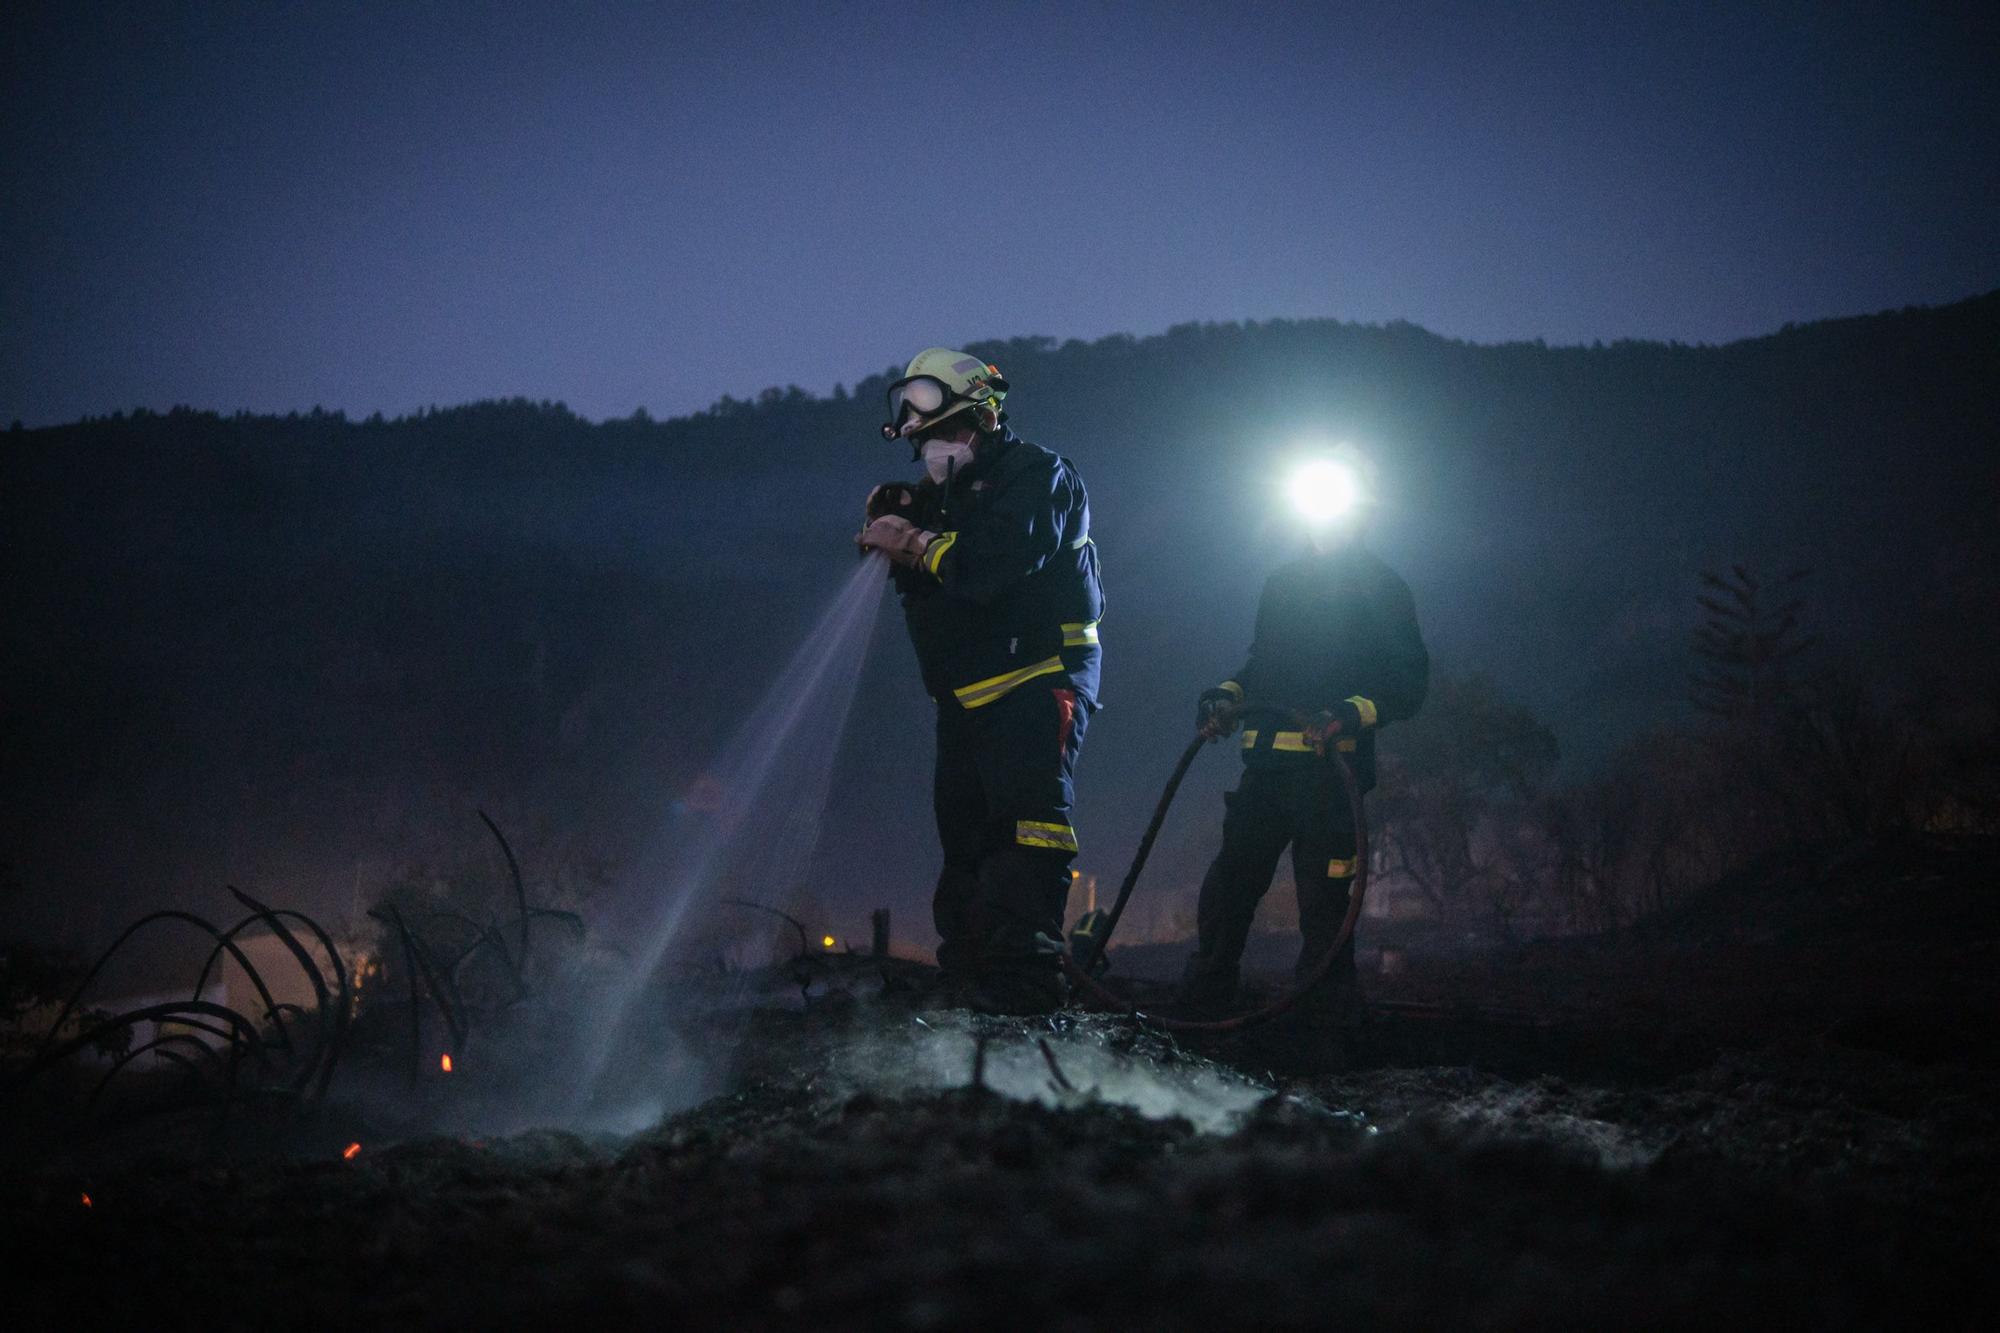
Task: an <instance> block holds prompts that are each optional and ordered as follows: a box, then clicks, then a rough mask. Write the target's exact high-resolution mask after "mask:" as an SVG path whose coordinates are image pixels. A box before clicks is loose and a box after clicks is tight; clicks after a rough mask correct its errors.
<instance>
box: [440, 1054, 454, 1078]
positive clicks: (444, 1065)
mask: <svg viewBox="0 0 2000 1333" xmlns="http://www.w3.org/2000/svg"><path fill="white" fill-rule="evenodd" d="M438 1068H439V1069H442V1070H443V1071H444V1072H445V1073H447V1074H449V1073H450V1072H451V1052H450V1051H446V1052H445V1053H444V1054H443V1055H441V1056H439V1057H438Z"/></svg>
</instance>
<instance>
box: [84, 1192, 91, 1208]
mask: <svg viewBox="0 0 2000 1333" xmlns="http://www.w3.org/2000/svg"><path fill="white" fill-rule="evenodd" d="M83 1206H84V1207H86V1208H89V1207H92V1206H93V1205H92V1204H91V1202H90V1195H88V1194H85V1195H84V1196H83Z"/></svg>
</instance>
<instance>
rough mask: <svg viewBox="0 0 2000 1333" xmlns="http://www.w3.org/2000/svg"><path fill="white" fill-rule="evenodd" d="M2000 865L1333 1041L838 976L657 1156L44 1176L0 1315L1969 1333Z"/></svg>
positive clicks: (626, 1147)
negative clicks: (972, 1010) (973, 1012)
mask: <svg viewBox="0 0 2000 1333" xmlns="http://www.w3.org/2000/svg"><path fill="white" fill-rule="evenodd" d="M1996 866H2000V856H1996V850H1995V848H1994V846H1993V845H1992V844H1990V843H1977V844H1973V843H1954V844H1944V843H1932V842H1926V843H1921V844H1918V843H1904V844H1900V845H1896V846H1870V847H1865V848H1858V849H1849V850H1848V851H1847V852H1845V853H1843V854H1841V855H1840V856H1838V857H1831V858H1828V857H1821V858H1818V859H1816V860H1810V861H1801V862H1798V863H1794V864H1791V865H1787V866H1783V867H1776V868H1766V869H1765V870H1763V871H1761V872H1759V874H1758V875H1755V876H1747V877H1744V878H1743V879H1742V880H1740V881H1738V882H1733V883H1731V884H1726V885H1721V886H1718V887H1717V889H1716V890H1715V891H1714V892H1713V893H1712V894H1710V895H1708V896H1706V897H1705V898H1704V899H1702V900H1699V901H1698V902H1697V903H1695V904H1691V905H1690V909H1689V910H1688V911H1687V912H1684V913H1680V914H1677V915H1676V916H1675V918H1673V919H1672V920H1669V921H1666V922H1663V923H1658V924H1656V926H1655V927H1654V928H1653V929H1652V930H1650V931H1649V932H1648V933H1646V934H1645V935H1643V936H1619V937H1607V938H1599V939H1592V940H1571V941H1562V942H1557V941H1546V942H1541V943H1538V944H1535V945H1532V946H1525V947H1522V948H1519V949H1512V950H1505V951H1494V952H1488V953H1484V954H1481V955H1478V956H1472V957H1467V956H1445V955H1431V956H1423V955H1414V954H1413V955H1412V956H1411V957H1410V958H1409V960H1408V963H1407V965H1406V966H1405V967H1404V968H1403V969H1401V970H1400V971H1398V972H1396V973H1395V974H1394V975H1391V976H1384V977H1377V978H1373V979H1371V980H1370V983H1369V988H1370V996H1371V1000H1373V1001H1374V1002H1375V1009H1374V1011H1373V1012H1372V1013H1371V1015H1370V1018H1369V1020H1368V1022H1367V1023H1366V1024H1365V1026H1364V1027H1363V1028H1362V1029H1361V1031H1360V1033H1359V1035H1358V1037H1357V1038H1356V1039H1355V1040H1354V1042H1353V1043H1352V1046H1351V1049H1347V1050H1342V1049H1341V1046H1340V1043H1339V1042H1337V1041H1335V1040H1333V1039H1331V1038H1329V1037H1328V1036H1327V1035H1326V1034H1324V1033H1322V1032H1315V1031H1310V1030H1302V1029H1297V1028H1291V1029H1285V1028H1266V1029H1260V1030H1258V1031H1256V1032H1254V1033H1250V1034H1245V1035H1242V1036H1239V1037H1233V1038H1229V1039H1214V1038H1211V1039H1207V1040H1205V1041H1201V1040H1192V1039H1183V1040H1180V1041H1174V1040H1171V1039H1168V1038H1166V1037H1165V1036H1163V1035H1161V1034H1158V1033H1149V1032H1145V1031H1140V1030H1135V1029H1134V1027H1133V1026H1132V1025H1131V1024H1130V1023H1128V1022H1126V1021H1124V1020H1120V1019H1116V1018H1113V1017H1109V1016H1104V1015H1082V1014H1072V1015H1065V1016H1060V1017H1058V1018H1055V1019H1053V1020H1047V1021H1024V1020H997V1019H975V1018H973V1017H971V1016H969V1015H966V1014H964V1013H962V1012H957V1011H944V1012H932V1011H926V1010H923V1009H921V1008H919V1007H917V1006H916V1005H914V1004H913V1003H911V1002H910V1001H908V1000H907V999H905V998H904V997H903V996H901V995H900V994H897V993H890V994H883V993H881V991H882V986H881V983H880V981H879V979H877V978H875V977H873V976H872V975H868V974H866V973H864V971H863V970H862V969H860V968H858V967H857V968H856V970H855V972H854V974H853V975H850V976H848V977H845V978H842V977H837V976H836V977H830V978H829V979H828V980H827V981H826V982H824V983H823V984H822V985H821V986H820V987H819V988H817V989H816V991H815V995H816V998H815V1000H814V1002H813V1003H812V1004H811V1005H810V1006H809V1007H807V1008H805V1009H803V1010H802V1009H801V1008H800V1006H799V1003H798V1001H797V998H796V994H794V996H793V997H792V998H791V1000H790V1001H789V1003H786V1002H783V1001H782V1000H781V999H779V998H778V997H776V996H775V995H774V996H773V997H772V998H771V999H770V1000H769V1001H768V1002H765V1003H760V1004H756V1005H752V1006H750V1007H748V1008H747V1009H744V1010H741V1011H738V1012H736V1013H734V1014H732V1015H730V1017H729V1020H728V1022H729V1040H730V1042H731V1043H732V1045H733V1049H734V1050H735V1052H736V1054H735V1056H734V1057H733V1060H732V1063H731V1067H730V1070H729V1073H728V1075H727V1079H726V1083H725V1086H724V1090H722V1091H720V1092H719V1093H718V1094H717V1095H715V1096H713V1097H711V1098H709V1099H708V1100H706V1101H703V1102H702V1103H700V1104H699V1105H696V1106H694V1107H692V1108H691V1109H689V1110H686V1111H683V1112H681V1113H679V1114H676V1115H672V1116H669V1117H667V1118H665V1119H664V1120H662V1121H660V1122H659V1123H658V1124H657V1125H655V1126H653V1127H652V1128H649V1129H645V1130H643V1131H641V1132H639V1133H637V1134H633V1135H627V1136H610V1135H596V1136H584V1135H577V1134H570V1133H561V1132H554V1131H532V1132H527V1133H520V1134H514V1135H511V1136H508V1137H496V1138H475V1137H471V1136H468V1135H457V1136H439V1135H433V1136H429V1137H419V1138H412V1139H408V1140H405V1141H403V1142H400V1143H394V1144H387V1145H383V1146H374V1145H373V1144H371V1145H370V1146H368V1147H366V1148H365V1149H364V1150H363V1151H362V1152H361V1153H360V1154H359V1155H357V1156H356V1157H355V1158H353V1159H352V1160H342V1159H341V1158H340V1157H339V1155H338V1146H339V1143H340V1142H341V1141H342V1140H344V1139H345V1138H346V1137H347V1135H348V1134H349V1133H350V1132H352V1133H353V1134H354V1135H355V1137H357V1138H362V1137H365V1136H366V1135H367V1134H368V1133H369V1130H368V1129H367V1127H366V1126H360V1127H358V1128H357V1127H356V1125H355V1124H354V1122H352V1121H349V1122H346V1123H339V1124H330V1125H323V1126H320V1127H318V1128H317V1129H315V1130H313V1131H312V1133H311V1135H308V1136H307V1138H305V1139H301V1140H294V1141H292V1142H291V1143H289V1144H288V1152H287V1153H286V1154H283V1155H273V1154H270V1153H268V1152H267V1153H245V1152H241V1151H239V1152H235V1153H232V1154H231V1155H229V1156H228V1157H226V1158H215V1157H209V1158H201V1157H193V1158H191V1157H189V1156H188V1155H187V1154H186V1153H184V1152H169V1151H166V1150H164V1148H163V1149H162V1151H160V1152H159V1153H157V1154H155V1155H153V1156H151V1157H141V1158H140V1159H138V1160H131V1159H123V1160H116V1161H114V1160H111V1159H106V1160H105V1161H103V1162H102V1163H100V1164H98V1165H95V1166H92V1165H87V1164H85V1163H86V1162H87V1160H88V1159H78V1158H74V1157H65V1158H63V1159H61V1160H60V1161H48V1160H44V1161H40V1162H35V1161H31V1160H27V1161H24V1160H21V1153H20V1152H19V1151H18V1150H17V1152H16V1153H15V1158H16V1160H15V1162H14V1163H13V1165H11V1166H10V1167H8V1168H7V1170H6V1173H5V1175H4V1177H3V1178H0V1225H4V1227H5V1232H6V1234H5V1237H4V1241H5V1245H6V1250H7V1253H8V1256H9V1268H10V1269H11V1271H12V1278H11V1280H10V1283H9V1286H10V1289H11V1290H10V1299H9V1305H10V1306H11V1317H10V1321H9V1322H10V1323H11V1324H12V1326H15V1327H79V1326H89V1325H93V1324H110V1323H120V1324H130V1325H133V1326H144V1327H155V1328H157V1327H178V1326H193V1325H197V1324H199V1325H204V1326H208V1327H248V1326H252V1325H255V1326H259V1327H265V1326H272V1325H275V1324H281V1323H282V1324H287V1325H303V1326H327V1325H334V1324H339V1325H344V1326H346V1327H349V1328H352V1327H365V1326H377V1325H383V1324H409V1325H414V1324H426V1325H449V1326H458V1327H484V1326H521V1325H542V1324H555V1323H557V1322H558V1321H571V1320H585V1319H593V1320H608V1321H610V1322H612V1323H613V1324H616V1325H624V1324H631V1323H638V1322H641V1321H643V1322H645V1323H648V1324H655V1325H672V1326H703V1325H725V1326H729V1327H741V1328H763V1327H773V1328H776V1327H782V1328H789V1329H796V1328H799V1327H841V1328H862V1327H866V1328H902V1327H908V1328H958V1327H966V1326H998V1325H1003V1324H1004V1325H1021V1324H1032V1325H1034V1326H1040V1327H1077V1328H1083V1327H1101V1326H1109V1325H1121V1326H1134V1327H1147V1328H1173V1327H1202V1328H1213V1327H1216V1326H1218V1325H1222V1326H1230V1327H1239V1326H1256V1327H1286V1326H1303V1325H1327V1324H1334V1323H1339V1322H1350V1321H1352V1322H1358V1323H1363V1324H1367V1325H1370V1326H1407V1327H1437V1326H1440V1325H1449V1326H1468V1325H1469V1326H1478V1327H1491V1326H1510V1327H1514V1326H1537V1327H1541V1326H1573V1327H1584V1326H1590V1327H1602V1326H1606V1325H1611V1324H1614V1323H1616V1324H1629V1323H1639V1324H1644V1325H1649V1326H1657V1325H1686V1324H1693V1323H1697V1322H1723V1323H1727V1324H1729V1325H1738V1324H1750V1323H1756V1324H1775V1325H1780V1326H1813V1327H1828V1326H1851V1325H1859V1324H1863V1323H1880V1322H1884V1321H1893V1322H1894V1323H1896V1324H1898V1325H1904V1324H1914V1323H1921V1324H1935V1325H1945V1326H1955V1325H1972V1324H1975V1323H1977V1324H1978V1325H1980V1326H1984V1325H1985V1324H1986V1323H1987V1322H1988V1318H1989V1316H1990V1298H1991V1296H1992V1294H1993V1286H1994V1282H1993V1278H1992V1276H1991V1272H1990V1270H1991V1268H1992V1266H1993V1260H1994V1257H1995V1241H1996V1237H2000V1227H1996V1221H2000V1190H1997V1189H1996V1181H2000V1110H1996V1107H2000V1102H1996V1096H1995V1094H1996V1092H2000V1047H1996V1042H1995V1038H1994V1036H1993V1033H1992V1027H1993V1019H1994V1016H1995V1015H1996V1014H2000V1003H1996V1001H2000V994H1996V992H2000V982H1996V969H1995V966H1994V964H1995V962H1996V958H1995V948H1996V940H2000V930H1996V929H1995V925H1996V910H1995V893H1996V885H1995V882H1994V880H1995V875H1994V871H1995V869H1996ZM1892 906H1893V907H1894V908H1896V909H1897V910H1894V911H1891V910H1888V909H1889V908H1890V907H1892ZM1043 1043H1046V1045H1047V1052H1046V1053H1044V1051H1043V1049H1042V1045H1043ZM981 1050H983V1055H982V1054H976V1053H975V1052H977V1051H981ZM975 1064H977V1065H978V1067H979V1068H978V1076H979V1083H978V1085H974V1083H973V1076H974V1066H975ZM1065 1084H1067V1085H1068V1086H1064V1085H1065ZM17 1148H18V1145H17ZM85 1192H88V1193H89V1194H90V1196H91V1206H89V1207H88V1208H86V1207H83V1206H82V1205H81V1196H82V1194H83V1193H85Z"/></svg>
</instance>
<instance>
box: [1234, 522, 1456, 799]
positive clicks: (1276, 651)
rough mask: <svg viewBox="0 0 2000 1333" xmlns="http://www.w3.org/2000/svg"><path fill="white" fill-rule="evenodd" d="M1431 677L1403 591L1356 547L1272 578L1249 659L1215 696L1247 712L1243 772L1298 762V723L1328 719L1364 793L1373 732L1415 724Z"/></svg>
mask: <svg viewBox="0 0 2000 1333" xmlns="http://www.w3.org/2000/svg"><path fill="white" fill-rule="evenodd" d="M1430 672H1431V659H1430V653H1429V652H1428V651H1427V650H1426V649H1425V647H1424V638H1423V634H1422V633H1421V632H1420V631H1419V630H1418V628H1417V611H1416V604H1415V602H1414V601H1413V600H1412V598H1411V597H1410V589H1409V585H1408V584H1406V583H1404V582H1403V580H1402V578H1401V577H1400V576H1399V575H1398V574H1397V573H1396V572H1395V571H1394V570H1392V569H1390V568H1389V567H1388V566H1387V565H1385V564H1383V563H1382V561H1381V559H1380V558H1378V557H1377V556H1376V555H1375V554H1374V553H1373V552H1372V551H1370V550H1368V548H1367V547H1365V546H1363V545H1362V544H1361V543H1360V542H1358V541H1356V542H1354V543H1352V544H1350V545H1347V546H1344V547H1341V548H1339V549H1336V550H1333V551H1329V552H1325V553H1321V552H1318V551H1309V552H1308V553H1306V554H1305V555H1303V556H1301V557H1299V558H1298V559H1296V560H1293V561H1291V562H1290V563H1288V564H1285V565H1281V566H1279V567H1278V568H1277V569H1276V570H1274V571H1272V574H1271V577H1270V578H1269V579H1267V580H1265V583H1264V594H1263V596H1262V597H1261V598H1260V599H1259V600H1258V603H1257V630H1256V633H1255V635H1254V636H1253V638H1252V639H1251V642H1250V657H1249V660H1248V661H1246V662H1245V663H1244V664H1243V669H1242V670H1241V671H1238V672H1237V673H1236V675H1235V677H1234V678H1233V679H1231V680H1228V681H1225V682H1223V685H1222V688H1223V689H1226V690H1233V691H1234V692H1235V693H1236V696H1237V698H1238V699H1239V700H1241V701H1243V702H1244V703H1245V704H1247V705H1248V709H1249V711H1248V712H1246V714H1245V716H1244V719H1243V726H1244V733H1243V734H1244V741H1243V752H1244V753H1243V759H1244V762H1245V763H1246V764H1251V765H1260V764H1286V763H1292V762H1298V757H1299V756H1302V755H1305V754H1308V753H1310V750H1309V748H1308V747H1306V746H1305V745H1304V743H1303V738H1302V737H1301V735H1300V732H1299V730H1298V727H1299V721H1298V719H1300V718H1310V717H1312V716H1314V715H1315V714H1318V713H1322V712H1330V713H1333V714H1334V715H1336V716H1337V717H1340V718H1341V719H1342V722H1343V736H1342V739H1341V740H1340V741H1339V742H1338V746H1339V749H1340V750H1342V751H1343V752H1345V753H1346V754H1347V755H1348V757H1349V758H1350V760H1351V761H1352V762H1353V765H1354V775H1355V777H1356V778H1357V779H1359V781H1360V783H1361V785H1362V787H1363V789H1364V790H1365V789H1366V788H1369V787H1372V786H1374V785H1375V729H1376V728H1377V727H1379V726H1384V725H1387V724H1388V723H1390V722H1396V721H1400V720H1401V719H1403V718H1407V717H1413V716H1415V714H1416V712H1417V710H1418V709H1419V708H1421V707H1422V706H1423V702H1424V696H1425V694H1427V693H1428V692H1429V690H1430Z"/></svg>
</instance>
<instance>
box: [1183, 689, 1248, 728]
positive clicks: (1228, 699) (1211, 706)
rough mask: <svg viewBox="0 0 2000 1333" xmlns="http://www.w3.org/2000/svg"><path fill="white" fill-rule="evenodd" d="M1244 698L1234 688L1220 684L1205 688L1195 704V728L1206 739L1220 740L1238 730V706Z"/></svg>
mask: <svg viewBox="0 0 2000 1333" xmlns="http://www.w3.org/2000/svg"><path fill="white" fill-rule="evenodd" d="M1241 702H1242V700H1241V699H1240V698H1239V697H1238V695H1237V694H1236V692H1235V691H1234V690H1225V689H1223V688H1222V687H1221V686H1220V685H1218V686H1216V687H1215V688H1214V689H1212V690H1203V691H1202V692H1201V698H1200V699H1199V700H1197V701H1196V703H1195V706H1194V729H1195V730H1196V731H1198V732H1200V733H1201V735H1202V739H1204V740H1211V741H1214V740H1220V739H1222V738H1223V737H1224V736H1227V735H1228V734H1229V733H1230V732H1232V731H1234V730H1236V706H1237V704H1239V703H1241Z"/></svg>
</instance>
